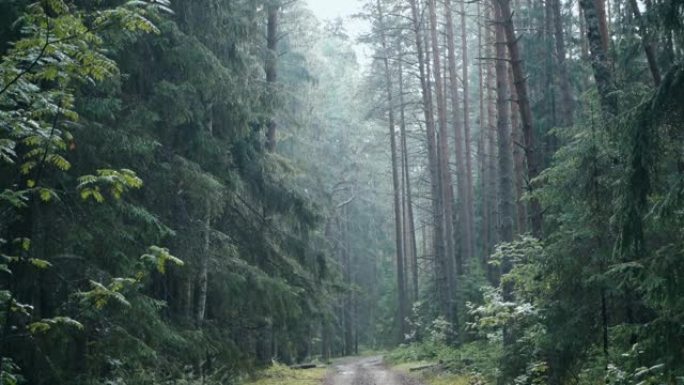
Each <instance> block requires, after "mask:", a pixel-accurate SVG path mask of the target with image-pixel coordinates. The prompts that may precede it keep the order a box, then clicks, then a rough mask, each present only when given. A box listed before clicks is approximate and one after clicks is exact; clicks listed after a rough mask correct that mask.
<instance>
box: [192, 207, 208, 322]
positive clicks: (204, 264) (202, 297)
mask: <svg viewBox="0 0 684 385" xmlns="http://www.w3.org/2000/svg"><path fill="white" fill-rule="evenodd" d="M210 235H211V207H210V206H209V204H207V212H206V216H205V219H204V245H203V248H202V256H201V257H200V266H199V268H200V270H199V274H198V280H197V286H198V289H197V293H198V294H197V312H196V314H195V323H196V324H197V327H201V326H202V323H204V318H205V315H206V310H207V288H208V283H209V248H210V245H211V237H210Z"/></svg>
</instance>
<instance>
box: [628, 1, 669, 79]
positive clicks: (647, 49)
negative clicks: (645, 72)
mask: <svg viewBox="0 0 684 385" xmlns="http://www.w3.org/2000/svg"><path fill="white" fill-rule="evenodd" d="M628 2H629V6H630V8H632V13H634V18H635V19H636V20H637V23H638V24H639V35H641V43H642V45H643V46H644V53H645V54H646V60H647V61H648V69H649V70H650V71H651V76H652V77H653V84H654V85H655V86H656V87H658V86H659V85H660V82H661V80H662V77H661V75H660V68H658V61H657V59H656V53H655V47H654V44H653V40H652V39H651V37H650V36H649V33H648V30H647V28H646V23H645V22H644V20H643V18H642V17H641V11H639V5H638V4H637V2H636V0H628Z"/></svg>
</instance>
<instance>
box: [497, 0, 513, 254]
mask: <svg viewBox="0 0 684 385" xmlns="http://www.w3.org/2000/svg"><path fill="white" fill-rule="evenodd" d="M494 1H495V2H497V4H500V1H499V0H494ZM495 13H496V65H495V69H496V109H497V122H496V128H497V130H496V131H497V139H498V144H499V158H498V159H499V199H500V203H499V213H500V215H501V223H500V227H499V240H500V241H501V242H510V241H512V240H513V207H514V204H513V149H512V147H511V128H510V103H509V101H508V98H509V91H508V71H507V69H506V61H507V60H506V48H505V45H506V38H505V33H504V24H505V23H504V16H502V15H503V13H502V10H501V9H500V8H499V7H498V6H496V7H495Z"/></svg>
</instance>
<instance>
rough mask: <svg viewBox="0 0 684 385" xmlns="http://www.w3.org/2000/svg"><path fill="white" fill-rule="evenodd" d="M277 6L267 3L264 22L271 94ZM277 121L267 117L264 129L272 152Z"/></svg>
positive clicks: (275, 76)
mask: <svg viewBox="0 0 684 385" xmlns="http://www.w3.org/2000/svg"><path fill="white" fill-rule="evenodd" d="M278 12H279V9H278V6H277V5H275V4H270V5H268V9H267V18H268V21H267V24H266V49H267V50H268V52H267V56H266V66H265V70H266V83H267V84H268V86H269V92H270V93H271V95H275V84H276V82H277V81H278ZM277 127H278V125H277V123H276V121H275V119H274V118H273V117H271V119H269V121H268V124H267V127H266V129H267V131H266V149H267V150H268V151H269V152H274V151H275V149H276V141H277V139H276V130H277Z"/></svg>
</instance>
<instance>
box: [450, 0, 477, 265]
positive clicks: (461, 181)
mask: <svg viewBox="0 0 684 385" xmlns="http://www.w3.org/2000/svg"><path fill="white" fill-rule="evenodd" d="M444 15H445V19H446V29H447V31H446V33H447V34H446V39H447V63H448V71H449V85H450V86H451V113H452V114H453V116H452V124H453V125H454V147H455V149H456V177H457V179H458V180H457V185H456V187H457V191H458V200H459V205H458V209H459V220H460V225H461V226H460V227H461V229H460V230H461V231H460V232H461V252H460V253H459V254H460V255H461V257H462V258H468V257H469V256H471V255H472V254H473V250H472V247H473V240H472V238H473V235H472V226H471V225H470V214H469V212H468V211H469V206H470V202H469V197H470V193H469V192H468V179H469V178H468V175H467V171H468V170H467V163H468V161H467V159H466V152H467V150H464V145H465V147H468V141H467V140H466V139H467V138H464V132H463V129H464V127H465V126H464V125H462V121H461V118H460V116H459V111H460V104H459V102H458V75H457V72H456V48H455V45H454V24H453V14H452V10H451V0H445V1H444ZM464 65H465V63H464ZM466 71H467V70H466ZM464 84H465V83H464ZM464 97H465V95H464ZM465 103H466V102H464V106H465V105H466V104H465ZM465 121H467V119H464V122H465ZM447 161H448V157H447ZM456 270H457V272H458V274H459V275H460V274H462V273H463V267H462V266H461V264H457V266H456Z"/></svg>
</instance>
